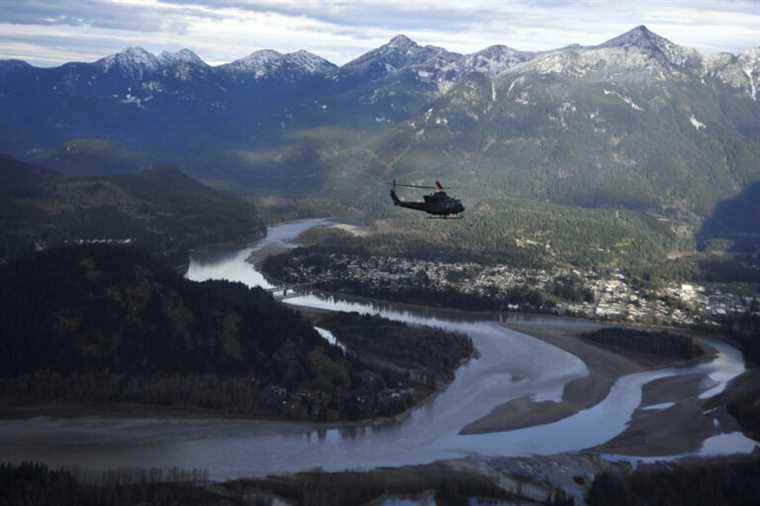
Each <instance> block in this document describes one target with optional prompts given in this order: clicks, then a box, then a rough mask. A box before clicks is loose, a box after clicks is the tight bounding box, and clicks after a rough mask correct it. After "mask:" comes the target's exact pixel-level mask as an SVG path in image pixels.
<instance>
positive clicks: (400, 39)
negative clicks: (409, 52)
mask: <svg viewBox="0 0 760 506" xmlns="http://www.w3.org/2000/svg"><path fill="white" fill-rule="evenodd" d="M385 47H396V48H404V49H406V48H410V47H419V44H417V43H416V42H414V41H413V40H412V39H410V38H409V37H407V36H406V35H403V34H400V35H396V36H395V37H393V38H392V39H391V40H389V41H388V43H387V44H385Z"/></svg>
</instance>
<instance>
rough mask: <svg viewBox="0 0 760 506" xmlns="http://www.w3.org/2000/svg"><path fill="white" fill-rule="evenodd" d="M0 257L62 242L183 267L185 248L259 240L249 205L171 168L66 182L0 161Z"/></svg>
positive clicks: (56, 175) (10, 161) (33, 168)
mask: <svg viewBox="0 0 760 506" xmlns="http://www.w3.org/2000/svg"><path fill="white" fill-rule="evenodd" d="M0 182H1V183H2V186H0V195H1V196H2V202H1V203H0V223H1V224H2V228H1V229H0V237H1V238H2V241H0V244H2V247H1V248H0V258H2V259H10V258H14V257H17V256H20V255H22V254H25V253H28V252H31V251H33V250H35V249H45V248H50V247H55V246H60V245H63V244H66V243H78V242H85V243H87V242H111V243H131V244H137V245H140V246H141V247H143V248H146V249H148V250H149V251H151V252H153V253H155V254H156V255H160V256H164V257H166V258H167V259H168V260H169V261H170V262H176V263H177V264H181V263H183V262H185V261H186V260H187V253H188V251H189V250H191V249H193V248H197V247H201V246H207V245H211V244H216V243H222V242H239V241H245V240H246V239H254V238H258V237H261V236H262V235H263V233H264V226H263V224H261V222H260V221H259V220H258V219H257V218H256V212H255V209H254V207H253V205H251V204H248V203H244V202H241V201H239V200H237V199H235V198H233V197H231V196H229V195H226V194H223V193H220V192H218V191H216V190H212V189H211V188H208V187H206V186H204V185H202V184H200V183H198V182H197V181H195V180H193V179H191V178H190V177H188V176H186V175H185V174H184V173H182V172H180V171H179V170H177V169H174V168H168V167H164V168H156V169H150V170H145V171H143V172H137V173H132V174H121V175H113V176H98V177H64V176H62V175H61V174H60V173H57V172H54V171H49V170H47V169H44V168H41V167H38V166H35V165H29V164H26V163H23V162H19V161H17V160H15V159H14V158H12V157H10V156H6V155H2V156H0Z"/></svg>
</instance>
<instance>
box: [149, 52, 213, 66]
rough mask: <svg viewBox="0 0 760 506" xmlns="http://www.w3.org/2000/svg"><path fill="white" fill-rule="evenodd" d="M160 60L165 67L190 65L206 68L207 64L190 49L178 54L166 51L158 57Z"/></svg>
mask: <svg viewBox="0 0 760 506" xmlns="http://www.w3.org/2000/svg"><path fill="white" fill-rule="evenodd" d="M158 59H159V61H160V62H161V63H162V64H164V65H176V64H180V63H184V64H188V65H198V66H203V67H205V66H206V62H204V61H203V60H201V58H200V57H199V56H198V55H197V54H195V53H194V52H193V51H191V50H190V49H181V50H179V51H178V52H176V53H170V52H168V51H164V52H162V53H161V54H160V55H159V56H158Z"/></svg>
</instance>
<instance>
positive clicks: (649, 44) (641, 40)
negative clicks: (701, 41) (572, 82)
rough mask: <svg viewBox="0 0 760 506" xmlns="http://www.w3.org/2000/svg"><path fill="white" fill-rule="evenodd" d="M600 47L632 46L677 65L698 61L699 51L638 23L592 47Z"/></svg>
mask: <svg viewBox="0 0 760 506" xmlns="http://www.w3.org/2000/svg"><path fill="white" fill-rule="evenodd" d="M602 48H624V49H630V48H634V49H639V50H642V51H645V52H649V53H652V54H657V53H660V54H662V55H663V56H664V57H665V58H666V59H667V60H668V62H669V63H672V64H675V65H679V66H685V65H687V64H690V63H697V62H699V61H700V57H699V53H697V51H696V50H694V49H691V48H687V47H683V46H679V45H677V44H674V43H672V42H671V41H669V40H668V39H666V38H665V37H661V36H659V35H657V34H656V33H654V32H652V31H650V30H649V29H648V28H647V27H646V26H644V25H639V26H637V27H636V28H634V29H633V30H629V31H627V32H625V33H624V34H622V35H618V36H617V37H615V38H612V39H610V40H608V41H607V42H605V43H603V44H600V45H598V46H595V48H594V49H602Z"/></svg>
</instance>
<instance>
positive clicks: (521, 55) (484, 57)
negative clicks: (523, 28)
mask: <svg viewBox="0 0 760 506" xmlns="http://www.w3.org/2000/svg"><path fill="white" fill-rule="evenodd" d="M535 56H536V53H533V52H529V51H518V50H516V49H512V48H511V47H508V46H502V45H495V46H490V47H487V48H485V49H483V50H481V51H478V52H477V53H472V54H468V55H466V56H465V57H464V58H462V59H461V60H460V61H458V62H456V63H455V64H454V65H455V66H456V67H458V68H459V69H460V71H462V72H481V73H484V74H487V75H489V76H491V77H493V76H495V75H496V74H498V73H499V72H503V71H504V70H507V69H509V68H511V67H513V66H515V65H517V64H518V63H522V62H524V61H528V60H530V59H531V58H534V57H535Z"/></svg>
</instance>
